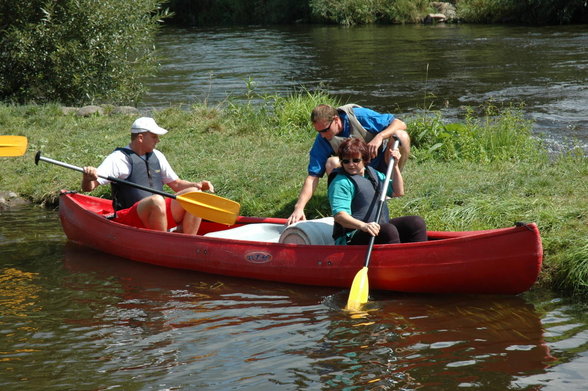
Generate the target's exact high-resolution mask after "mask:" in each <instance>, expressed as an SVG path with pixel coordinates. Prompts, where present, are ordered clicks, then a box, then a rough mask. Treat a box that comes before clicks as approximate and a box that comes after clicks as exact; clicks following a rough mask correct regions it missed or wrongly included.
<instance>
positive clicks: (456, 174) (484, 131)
mask: <svg viewBox="0 0 588 391" xmlns="http://www.w3.org/2000/svg"><path fill="white" fill-rule="evenodd" d="M324 102H327V103H336V102H335V101H334V100H333V99H332V98H331V97H329V96H326V95H323V94H322V93H313V94H307V93H300V94H295V95H293V96H290V97H287V98H279V97H265V99H264V100H263V101H262V103H261V104H260V103H259V102H256V103H251V104H246V103H245V104H231V103H230V102H229V103H227V104H225V105H223V106H222V107H220V106H219V107H217V106H211V105H206V104H202V105H195V106H191V107H172V108H169V109H165V110H161V111H157V112H156V113H154V114H153V116H154V117H155V118H156V120H157V122H158V123H159V124H160V125H161V126H163V127H165V128H167V129H168V130H170V132H169V133H168V134H167V135H165V136H163V137H162V142H161V143H160V144H159V149H160V150H161V151H163V152H164V153H165V154H166V155H167V157H168V159H169V160H170V162H171V164H172V166H173V167H174V168H175V170H176V171H177V173H178V174H179V175H180V176H181V177H182V178H186V179H192V180H200V179H208V180H210V181H212V182H213V183H214V185H215V187H216V189H217V193H218V194H219V195H221V196H224V197H227V198H230V199H234V200H236V201H239V202H240V203H241V205H242V209H241V212H242V214H244V215H256V216H279V217H287V216H288V215H289V214H290V212H291V211H292V207H293V205H294V203H295V201H296V198H297V196H298V192H299V190H300V186H301V184H302V181H303V179H304V177H305V175H306V164H307V152H308V149H309V148H310V145H311V144H312V140H313V137H314V135H315V134H316V133H315V132H314V130H313V129H312V128H311V126H310V124H309V122H308V117H309V113H310V110H311V109H312V107H314V106H315V105H316V104H317V103H324ZM466 117H467V118H466V120H465V121H464V123H463V124H450V125H447V124H445V123H444V121H443V119H442V118H439V117H437V116H435V115H434V114H431V115H430V116H427V117H414V118H403V119H404V120H405V121H406V122H407V123H408V124H409V130H410V133H411V136H412V137H413V140H414V148H413V154H412V156H411V160H410V162H409V163H408V165H407V167H406V169H405V171H404V176H405V181H406V193H407V194H406V196H404V197H403V198H400V199H393V200H392V201H390V209H391V213H392V214H394V215H404V214H419V215H422V216H423V217H424V218H425V219H426V220H427V223H428V225H429V228H430V229H432V230H473V229H489V228H497V227H506V226H511V225H513V224H514V222H516V221H527V222H529V221H534V222H536V223H537V224H538V225H539V228H540V230H541V234H542V238H543V245H544V250H545V260H544V271H543V273H542V276H541V281H540V284H543V285H546V286H550V287H553V288H556V289H561V290H565V291H566V292H568V293H572V294H586V293H588V210H587V209H586V194H587V193H588V159H587V158H586V157H585V156H583V155H582V154H574V153H570V154H567V155H565V156H557V157H550V156H548V155H547V152H546V151H545V150H544V148H543V147H542V146H541V143H540V142H539V141H538V140H536V139H535V138H532V137H531V136H530V127H531V124H529V123H528V122H526V121H525V120H523V118H522V115H521V112H520V111H519V110H516V109H511V108H507V109H504V110H497V109H496V108H494V107H491V106H489V107H488V108H486V111H485V112H483V113H481V114H480V113H475V112H474V111H472V112H470V113H469V114H467V115H466ZM134 119H135V116H126V115H102V116H93V117H78V116H75V115H73V114H69V115H64V114H62V112H61V109H60V108H59V107H58V106H56V105H46V106H6V105H2V106H0V129H1V130H0V133H1V134H11V135H24V136H27V137H28V139H29V149H28V152H27V153H26V154H25V156H23V157H4V158H1V157H0V160H1V161H2V165H3V167H2V170H1V171H0V191H3V190H4V191H6V190H10V191H14V192H16V193H19V194H20V195H22V196H23V197H26V198H28V199H30V200H31V201H33V202H35V203H38V204H43V205H45V206H49V207H54V206H55V204H56V199H57V193H58V191H59V190H60V189H63V188H67V189H71V190H79V184H80V178H81V175H80V174H79V173H78V172H75V171H72V170H68V169H65V168H61V167H57V166H54V165H50V164H46V163H40V166H35V164H34V154H35V152H36V151H38V150H41V151H43V154H44V155H45V156H48V157H51V158H53V159H57V160H62V161H65V162H68V163H70V164H74V165H78V166H84V165H98V164H99V163H100V162H101V161H102V159H103V158H104V157H105V156H106V155H107V154H109V153H110V152H111V151H112V150H113V149H114V148H115V147H116V146H122V145H126V144H127V143H128V140H129V127H130V125H131V123H132V122H133V120H134ZM325 182H326V181H324V180H323V181H321V185H320V188H319V189H318V191H317V196H315V197H314V198H313V200H312V201H311V202H310V203H309V205H308V207H307V210H306V212H307V217H308V218H313V217H320V216H324V215H328V214H329V208H328V201H327V199H326V196H325V194H326V188H325ZM94 194H96V195H101V196H105V197H107V196H108V195H109V189H108V187H101V188H99V189H98V190H96V191H95V192H94ZM505 273H508V271H507V270H505Z"/></svg>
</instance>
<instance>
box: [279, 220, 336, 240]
mask: <svg viewBox="0 0 588 391" xmlns="http://www.w3.org/2000/svg"><path fill="white" fill-rule="evenodd" d="M334 223H335V221H334V219H333V218H332V217H323V218H322V219H315V220H304V221H299V222H297V223H295V224H292V225H290V226H288V228H286V229H285V230H284V232H282V234H281V235H280V243H296V244H317V245H334V244H335V240H334V239H333V224H334Z"/></svg>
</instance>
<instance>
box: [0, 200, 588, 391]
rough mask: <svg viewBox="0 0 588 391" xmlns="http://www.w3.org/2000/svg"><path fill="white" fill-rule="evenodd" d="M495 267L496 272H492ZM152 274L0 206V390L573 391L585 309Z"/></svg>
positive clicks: (530, 299)
mask: <svg viewBox="0 0 588 391" xmlns="http://www.w3.org/2000/svg"><path fill="white" fill-rule="evenodd" d="M505 272H506V271H505ZM371 294H372V296H373V297H372V299H371V300H370V302H369V304H368V307H367V308H368V310H369V311H368V315H367V317H364V318H353V317H350V316H349V315H348V314H347V313H345V312H344V311H343V310H342V308H344V306H345V302H346V300H347V296H348V290H345V289H334V288H316V287H303V286H296V285H284V284H276V283H268V282H260V281H251V280H244V279H235V278H226V277H221V276H213V275H206V274H201V273H196V272H184V271H178V270H172V269H164V268H159V267H155V266H151V265H145V264H140V263H135V262H132V261H128V260H124V259H120V258H117V257H113V256H109V255H106V254H102V253H99V252H96V251H93V250H90V249H87V248H83V247H79V246H77V245H74V244H72V243H69V242H67V240H66V238H65V236H64V234H63V232H62V230H61V227H60V224H59V218H58V214H57V212H55V211H48V210H44V209H41V208H36V207H21V208H17V209H12V210H9V211H0V334H1V335H0V389H2V390H5V391H7V390H15V391H16V390H18V391H27V390H31V391H32V390H35V391H36V390H44V391H52V390H55V391H62V390H107V389H122V390H162V391H163V390H202V391H205V390H210V391H219V390H258V391H265V390H267V391H276V390H417V389H418V390H431V391H433V390H434V391H439V390H441V391H443V390H448V391H449V390H458V389H459V390H484V391H505V390H542V391H556V390H557V391H559V390H565V391H572V390H585V389H586V384H588V373H587V372H586V368H587V366H588V316H587V312H586V305H585V304H583V303H577V302H573V301H571V300H569V299H566V298H562V297H558V296H557V295H555V294H553V293H549V292H543V291H535V290H531V291H530V292H527V293H525V294H522V295H518V296H484V295H479V296H478V295H457V296H453V295H417V294H398V293H381V292H371Z"/></svg>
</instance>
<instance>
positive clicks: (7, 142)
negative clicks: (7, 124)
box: [0, 136, 27, 156]
mask: <svg viewBox="0 0 588 391" xmlns="http://www.w3.org/2000/svg"><path fill="white" fill-rule="evenodd" d="M26 150H27V138H26V137H24V136H0V156H21V155H23V154H24V153H25V152H26Z"/></svg>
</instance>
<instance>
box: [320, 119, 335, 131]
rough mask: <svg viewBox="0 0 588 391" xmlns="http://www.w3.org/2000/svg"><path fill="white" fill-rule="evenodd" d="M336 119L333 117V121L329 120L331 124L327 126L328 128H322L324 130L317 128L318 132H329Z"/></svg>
mask: <svg viewBox="0 0 588 391" xmlns="http://www.w3.org/2000/svg"><path fill="white" fill-rule="evenodd" d="M334 120H335V118H333V119H332V120H331V122H329V126H327V127H326V128H324V129H322V130H317V132H319V133H325V132H328V131H329V129H331V125H333V121H334Z"/></svg>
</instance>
